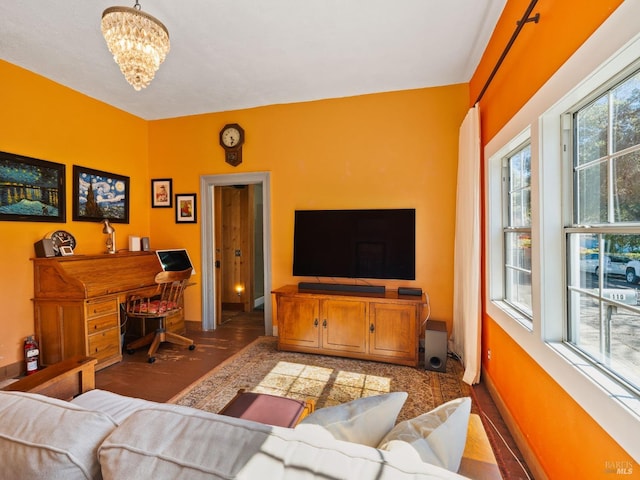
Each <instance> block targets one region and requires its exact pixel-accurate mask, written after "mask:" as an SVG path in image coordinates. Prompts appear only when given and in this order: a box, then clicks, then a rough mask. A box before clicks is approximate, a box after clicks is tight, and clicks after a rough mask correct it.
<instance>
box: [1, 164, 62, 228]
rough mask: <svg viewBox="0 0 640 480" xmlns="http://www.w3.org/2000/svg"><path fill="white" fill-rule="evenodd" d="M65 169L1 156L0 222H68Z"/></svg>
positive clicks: (56, 165) (59, 165)
mask: <svg viewBox="0 0 640 480" xmlns="http://www.w3.org/2000/svg"><path fill="white" fill-rule="evenodd" d="M65 205H66V203H65V166H64V165H63V164H60V163H53V162H47V161H45V160H38V159H35V158H29V157H24V156H22V155H15V154H12V153H6V152H0V220H9V221H22V222H59V223H63V222H65V221H66V211H65Z"/></svg>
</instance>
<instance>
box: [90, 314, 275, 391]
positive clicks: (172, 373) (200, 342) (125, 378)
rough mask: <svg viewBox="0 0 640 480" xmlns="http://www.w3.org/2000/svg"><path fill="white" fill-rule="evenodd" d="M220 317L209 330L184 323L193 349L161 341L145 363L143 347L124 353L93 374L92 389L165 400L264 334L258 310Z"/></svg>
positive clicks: (262, 322)
mask: <svg viewBox="0 0 640 480" xmlns="http://www.w3.org/2000/svg"><path fill="white" fill-rule="evenodd" d="M222 317H223V322H222V324H221V325H220V326H219V327H218V328H217V329H216V330H214V331H211V332H205V331H202V329H201V328H200V323H197V322H186V323H187V333H186V336H187V337H189V338H191V339H193V340H194V342H195V343H196V349H195V350H192V351H190V350H188V349H187V348H186V347H184V346H179V345H172V344H169V343H163V344H162V345H161V346H160V348H159V349H158V352H157V354H156V358H157V360H156V362H155V363H153V364H150V363H148V362H147V348H140V349H139V350H137V351H136V352H135V353H134V354H133V355H129V354H127V353H125V354H124V357H123V361H122V362H120V363H117V364H115V365H112V366H110V367H107V368H105V369H103V370H100V371H99V372H97V373H96V388H100V389H102V390H109V391H111V392H114V393H118V394H120V395H127V396H130V397H137V398H144V399H146V400H152V401H155V402H166V401H167V400H169V399H170V398H171V397H173V396H174V395H176V394H177V393H179V392H180V391H182V390H183V389H184V388H186V387H188V386H189V385H191V384H192V383H193V382H195V381H196V380H197V379H198V378H200V377H201V376H202V375H204V374H205V373H207V372H208V371H209V370H211V369H212V368H214V367H215V366H216V365H218V364H220V363H221V362H223V361H224V360H226V359H227V358H229V357H230V356H231V355H233V354H234V353H236V352H238V351H239V350H241V349H242V348H243V347H245V346H246V345H248V344H249V343H251V342H252V341H253V340H255V339H256V338H257V337H259V336H260V335H264V315H263V312H261V311H254V312H251V313H241V312H228V313H226V312H225V313H223V315H222ZM125 338H126V337H125ZM128 340H129V339H126V340H125V342H126V341H128Z"/></svg>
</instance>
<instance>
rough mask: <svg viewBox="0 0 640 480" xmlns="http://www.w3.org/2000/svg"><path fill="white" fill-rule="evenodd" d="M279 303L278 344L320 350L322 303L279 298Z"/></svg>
mask: <svg viewBox="0 0 640 480" xmlns="http://www.w3.org/2000/svg"><path fill="white" fill-rule="evenodd" d="M277 302H278V306H277V308H278V343H279V344H280V345H291V346H298V347H306V348H320V326H319V325H320V301H319V300H318V299H315V298H301V297H286V296H279V297H278V300H277Z"/></svg>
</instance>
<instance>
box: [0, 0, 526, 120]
mask: <svg viewBox="0 0 640 480" xmlns="http://www.w3.org/2000/svg"><path fill="white" fill-rule="evenodd" d="M134 3H135V2H134V1H131V2H117V3H115V2H114V0H46V1H25V0H3V1H2V2H1V3H0V59H3V60H6V61H8V62H10V63H13V64H15V65H19V66H21V67H23V68H25V69H27V70H31V71H33V72H36V73H38V74H40V75H43V76H45V77H47V78H50V79H52V80H54V81H56V82H58V83H61V84H63V85H66V86H68V87H70V88H72V89H74V90H77V91H79V92H82V93H84V94H86V95H88V96H90V97H93V98H96V99H98V100H101V101H103V102H105V103H108V104H110V105H113V106H115V107H117V108H120V109H122V110H124V111H127V112H130V113H132V114H134V115H136V116H139V117H141V118H144V119H147V120H152V119H160V118H171V117H178V116H183V115H191V114H199V113H207V112H220V111H228V110H236V109H242V108H250V107H256V106H262V105H270V104H279V103H291V102H301V101H309V100H317V99H323V98H337V97H347V96H352V95H360V94H367V93H375V92H386V91H395V90H405V89H413V88H424V87H433V86H441V85H450V84H456V83H465V82H468V81H469V80H470V78H471V75H472V74H473V72H474V70H475V68H476V66H477V64H478V61H479V60H480V57H481V55H482V52H483V51H484V48H485V46H486V44H487V41H488V39H489V37H490V35H491V32H492V31H493V28H494V27H495V24H496V22H497V20H498V17H499V16H500V14H501V12H502V9H503V8H504V5H505V3H506V0H189V1H184V0H183V1H177V0H146V1H142V2H140V4H141V6H142V10H143V11H144V12H146V13H148V14H150V15H153V16H155V17H156V18H158V19H159V20H160V21H161V22H163V23H164V24H165V25H166V27H167V29H168V30H169V35H170V38H171V51H170V52H169V54H168V56H167V59H166V60H165V62H164V63H163V64H162V65H161V66H160V70H159V71H158V73H157V74H156V78H155V79H154V80H153V82H152V83H151V85H150V86H149V87H147V88H146V89H143V90H142V91H140V92H136V91H135V90H134V89H133V87H131V86H130V85H129V84H128V83H127V82H126V81H125V79H124V77H123V76H122V74H121V73H120V70H119V69H118V66H117V65H116V64H115V62H114V61H113V59H112V57H111V55H110V54H109V51H108V50H107V47H106V44H105V42H104V39H103V38H102V34H101V32H100V19H101V16H102V11H103V10H104V9H105V8H107V7H110V6H114V5H124V6H129V7H131V6H133V4H134ZM514 28H515V27H514ZM0 82H1V79H0Z"/></svg>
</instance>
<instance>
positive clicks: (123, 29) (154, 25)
mask: <svg viewBox="0 0 640 480" xmlns="http://www.w3.org/2000/svg"><path fill="white" fill-rule="evenodd" d="M140 8H141V7H140V4H139V3H138V2H137V1H136V4H135V5H134V6H133V8H130V7H110V8H107V9H106V10H105V11H104V12H102V22H101V27H102V35H103V36H104V39H105V40H106V42H107V47H109V51H110V52H111V54H112V55H113V59H114V60H115V61H116V63H117V64H118V65H119V66H120V71H121V72H122V74H123V75H124V78H126V79H127V82H129V83H130V84H131V85H132V86H133V88H135V89H136V90H137V91H140V90H141V89H143V88H146V87H147V86H148V85H149V84H150V83H151V80H153V77H154V75H155V74H156V72H157V71H158V68H159V67H160V64H161V63H162V62H164V59H165V58H166V56H167V53H169V47H170V45H169V31H168V30H167V27H165V26H164V25H163V24H162V22H160V21H159V20H158V19H156V18H154V17H152V16H151V15H149V14H147V13H144V12H143V11H141V10H140Z"/></svg>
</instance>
